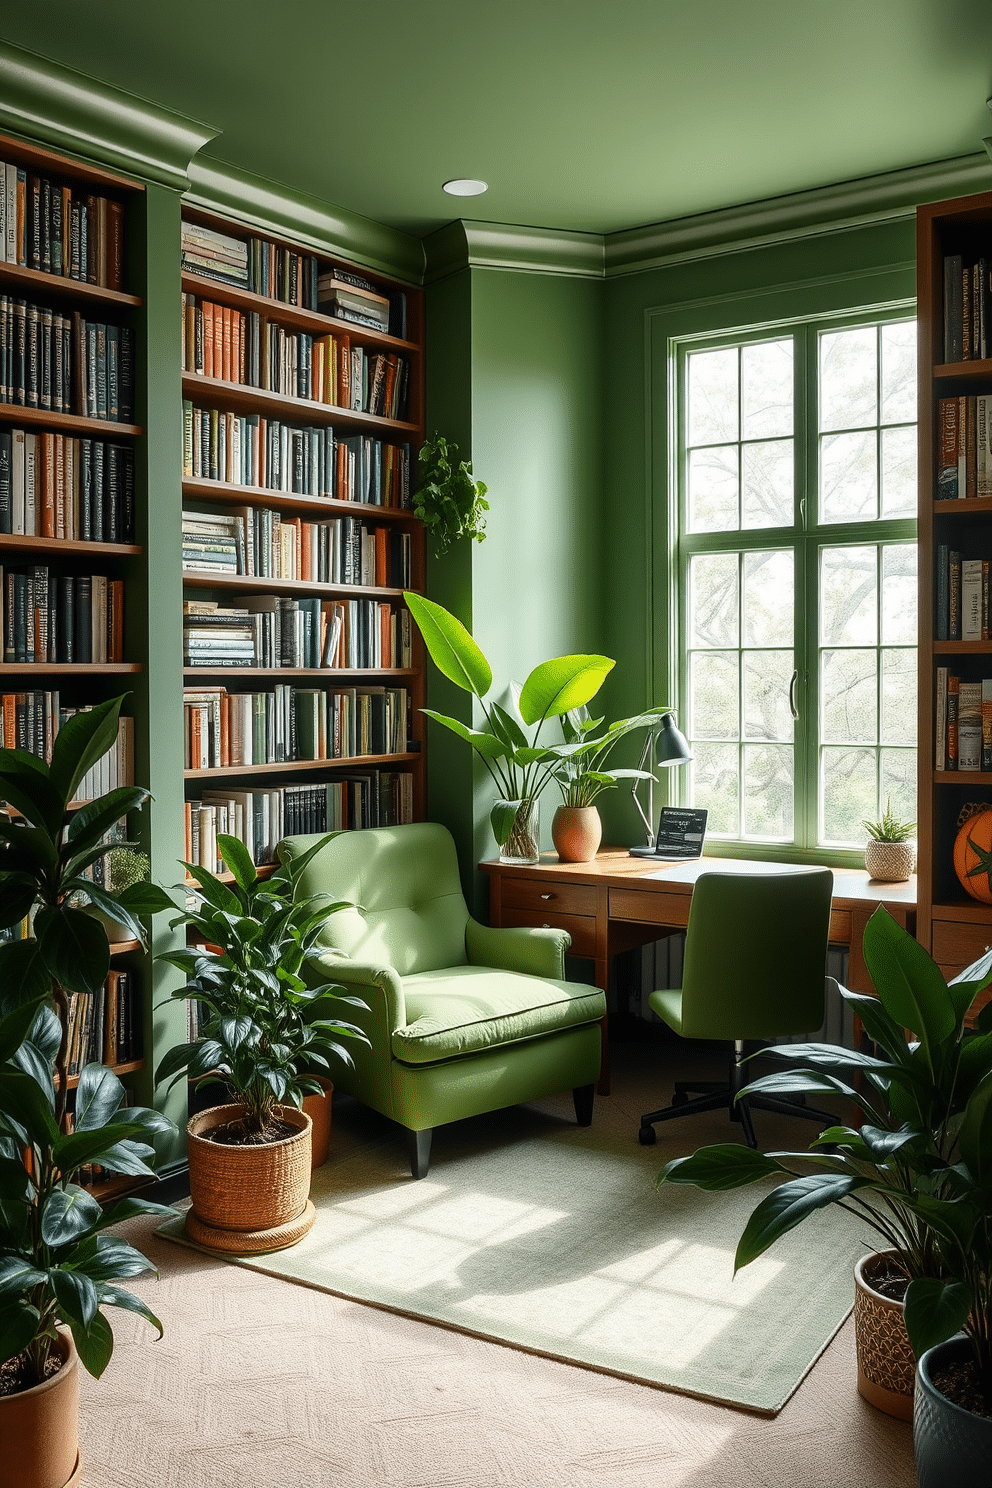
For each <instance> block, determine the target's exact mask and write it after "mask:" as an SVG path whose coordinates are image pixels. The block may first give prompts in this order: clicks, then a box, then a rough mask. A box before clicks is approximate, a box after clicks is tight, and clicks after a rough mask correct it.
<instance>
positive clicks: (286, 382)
mask: <svg viewBox="0 0 992 1488" xmlns="http://www.w3.org/2000/svg"><path fill="white" fill-rule="evenodd" d="M182 358H183V370H184V371H186V372H192V373H195V374H198V375H200V376H203V377H213V378H216V379H218V381H221V382H229V383H235V384H238V385H240V386H244V387H252V388H258V389H260V390H261V391H263V392H269V393H278V394H280V395H281V396H282V397H287V398H303V399H306V400H307V401H308V402H311V403H325V404H328V405H330V406H333V407H336V408H344V409H348V410H351V411H356V412H365V413H372V414H375V415H377V416H378V417H379V418H391V419H402V418H404V417H405V414H406V406H407V398H408V393H409V378H410V364H409V361H408V360H407V358H406V357H404V356H399V355H397V354H395V353H393V352H380V351H373V350H369V349H368V348H367V347H365V346H363V345H361V344H360V343H358V342H353V341H352V339H351V337H350V336H349V335H348V334H347V333H344V332H343V333H341V334H340V335H338V334H335V333H334V332H333V331H328V332H327V333H326V334H324V335H322V336H314V335H311V334H310V332H309V331H297V330H290V329H288V328H287V327H285V326H282V325H280V324H279V323H278V321H274V320H266V319H265V318H264V317H262V316H260V315H259V314H258V313H257V312H256V311H252V312H249V313H248V314H244V313H242V312H241V311H238V310H232V309H231V307H230V306H229V305H215V304H213V303H212V302H211V301H209V300H206V301H199V300H197V298H196V296H195V295H184V296H183V350H182Z"/></svg>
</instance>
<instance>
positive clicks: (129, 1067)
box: [56, 1059, 145, 1090]
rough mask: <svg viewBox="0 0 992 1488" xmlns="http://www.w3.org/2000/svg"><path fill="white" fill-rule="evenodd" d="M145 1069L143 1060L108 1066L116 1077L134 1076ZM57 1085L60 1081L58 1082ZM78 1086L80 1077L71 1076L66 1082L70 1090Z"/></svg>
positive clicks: (130, 1060)
mask: <svg viewBox="0 0 992 1488" xmlns="http://www.w3.org/2000/svg"><path fill="white" fill-rule="evenodd" d="M144 1067H145V1061H144V1060H143V1059H128V1060H126V1061H125V1062H124V1063H123V1064H109V1065H108V1066H107V1068H108V1069H112V1070H113V1072H114V1074H115V1075H133V1074H135V1072H136V1071H137V1070H140V1069H144ZM57 1084H58V1081H56V1085H57ZM78 1084H79V1076H78V1075H70V1076H69V1078H68V1080H67V1081H66V1085H67V1086H68V1088H69V1089H70V1090H75V1089H76V1086H77V1085H78Z"/></svg>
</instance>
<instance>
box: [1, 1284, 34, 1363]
mask: <svg viewBox="0 0 992 1488" xmlns="http://www.w3.org/2000/svg"><path fill="white" fill-rule="evenodd" d="M40 1322H41V1314H40V1313H39V1311H38V1309H37V1308H36V1307H33V1306H32V1305H31V1303H30V1302H28V1301H27V1300H26V1299H25V1298H24V1297H16V1298H14V1299H13V1300H12V1301H11V1302H9V1303H8V1304H7V1305H6V1306H3V1305H0V1359H13V1358H14V1357H15V1355H17V1354H19V1353H21V1352H22V1350H24V1349H26V1348H27V1346H28V1344H29V1343H30V1342H31V1341H32V1340H33V1339H34V1338H35V1337H36V1336H37V1333H38V1325H39V1323H40Z"/></svg>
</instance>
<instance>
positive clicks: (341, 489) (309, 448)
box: [183, 399, 413, 509]
mask: <svg viewBox="0 0 992 1488" xmlns="http://www.w3.org/2000/svg"><path fill="white" fill-rule="evenodd" d="M410 471H411V465H410V446H409V445H408V444H388V443H386V442H385V441H384V440H381V439H375V438H373V437H372V436H371V435H369V434H341V433H339V432H338V431H337V430H335V429H332V428H330V427H328V428H326V429H314V428H297V427H295V426H294V425H291V424H284V423H281V422H280V421H279V420H277V419H265V418H262V417H260V416H259V415H258V414H257V413H256V414H238V413H233V412H230V411H228V412H225V411H224V410H222V409H218V408H199V407H194V405H193V403H192V401H191V400H190V399H186V400H185V401H184V403H183V475H184V476H186V477H188V478H189V479H191V480H216V481H224V482H226V483H228V484H232V485H239V486H256V487H262V488H264V489H267V490H270V491H283V492H286V493H288V494H292V495H296V496H327V497H331V498H332V499H333V500H336V501H363V502H366V503H367V504H369V505H371V506H390V507H401V508H406V509H410V508H411V507H412V505H413V498H412V490H411V484H410Z"/></svg>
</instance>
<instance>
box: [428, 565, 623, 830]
mask: <svg viewBox="0 0 992 1488" xmlns="http://www.w3.org/2000/svg"><path fill="white" fill-rule="evenodd" d="M403 597H404V599H405V600H406V604H407V608H408V609H409V611H410V613H411V615H412V616H413V618H414V620H415V621H416V623H417V625H418V627H419V629H420V633H421V635H422V636H423V638H424V644H425V645H426V647H427V650H428V652H429V653H430V657H431V660H432V661H433V662H434V665H435V666H436V667H437V669H438V671H440V672H443V674H444V675H445V676H446V677H447V678H448V680H449V681H451V682H453V683H454V684H455V686H456V687H460V688H461V689H462V690H463V691H464V692H470V693H471V694H472V696H473V697H475V698H477V699H478V701H479V703H480V704H481V707H482V711H483V714H484V715H485V719H486V724H487V727H486V728H485V729H474V728H469V727H468V726H467V725H466V724H464V723H462V722H461V721H460V720H459V719H457V718H449V717H447V716H446V715H445V714H443V713H436V712H435V711H434V710H433V709H432V708H425V709H424V710H423V711H424V713H425V714H426V715H427V717H428V718H432V719H433V720H434V722H435V723H439V724H441V725H442V727H444V728H446V729H450V730H451V732H452V733H453V734H457V736H458V738H460V739H464V741H465V742H466V744H469V745H471V747H472V748H473V749H474V750H475V752H476V754H478V756H479V758H480V759H481V760H482V763H483V765H484V766H485V767H486V769H487V770H488V772H489V774H490V775H491V777H492V779H493V781H494V783H495V785H496V788H497V791H498V792H499V794H500V795H501V796H502V797H503V800H502V801H501V802H499V803H497V805H496V806H495V807H494V808H493V812H492V816H491V821H492V827H493V832H494V834H495V837H496V841H497V842H498V843H499V844H500V846H502V845H503V844H504V843H505V842H506V841H507V840H508V838H509V835H510V833H511V831H512V830H513V827H514V822H515V819H516V812H515V811H514V809H513V807H512V805H511V804H510V803H513V802H517V801H529V800H534V799H536V798H537V797H538V796H539V795H540V794H541V792H542V791H543V790H544V788H545V786H546V785H548V784H549V783H550V781H551V780H552V779H553V776H554V769H555V766H556V765H557V764H558V763H559V762H560V761H561V759H562V758H563V756H564V752H566V751H567V752H574V751H575V750H576V749H579V750H581V749H582V748H583V745H582V743H579V744H574V745H573V744H558V745H553V744H547V743H543V744H542V743H541V742H540V736H541V731H542V729H543V728H544V726H545V724H546V723H547V722H548V720H549V719H551V718H561V717H562V716H563V715H564V714H566V713H568V712H569V710H570V709H574V708H580V707H582V706H583V705H584V704H585V703H588V702H589V701H590V700H591V699H592V698H593V697H595V695H596V693H597V692H598V691H599V689H600V688H601V687H602V685H603V682H604V681H605V680H606V677H607V676H608V675H609V673H610V672H611V671H612V670H613V667H614V666H615V665H616V663H615V662H614V661H612V660H611V659H610V657H608V656H596V655H574V656H556V657H554V658H553V659H552V660H551V661H543V662H541V663H540V664H539V665H538V666H536V667H535V668H534V670H533V671H532V672H531V673H530V675H529V676H528V677H527V680H526V681H525V682H524V684H523V686H522V687H520V688H519V689H517V688H515V687H514V688H513V689H511V691H512V692H513V695H514V699H515V705H516V709H515V711H516V713H517V714H518V715H519V717H515V716H514V714H513V713H512V712H511V711H510V710H509V709H507V708H503V707H501V706H500V704H499V703H497V702H495V701H490V702H488V703H487V702H486V701H485V699H486V697H487V694H488V693H489V691H490V689H491V687H492V685H493V673H492V667H491V666H490V665H489V662H488V661H487V660H486V658H485V656H484V655H483V653H482V651H481V649H480V647H479V646H478V645H477V644H476V642H475V641H474V640H473V639H472V637H471V636H470V635H469V633H468V631H467V630H466V629H465V626H464V625H463V624H462V623H461V621H460V620H458V619H456V617H455V616H454V615H452V614H450V613H449V612H448V611H447V610H446V609H444V608H443V606H441V605H439V604H435V603H434V601H433V600H430V599H425V598H424V597H423V595H420V594H404V596H403ZM525 727H526V728H533V730H534V732H533V734H532V736H531V737H530V738H528V737H527V734H526V733H525V732H524V729H525Z"/></svg>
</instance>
